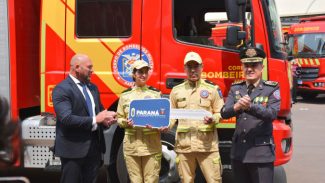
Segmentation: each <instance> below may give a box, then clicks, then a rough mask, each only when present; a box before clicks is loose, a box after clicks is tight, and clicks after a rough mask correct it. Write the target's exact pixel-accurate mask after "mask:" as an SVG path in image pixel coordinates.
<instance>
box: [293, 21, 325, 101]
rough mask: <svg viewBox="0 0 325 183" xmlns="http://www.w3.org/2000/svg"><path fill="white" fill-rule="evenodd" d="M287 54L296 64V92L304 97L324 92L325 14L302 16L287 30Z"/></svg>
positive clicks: (313, 96) (311, 97)
mask: <svg viewBox="0 0 325 183" xmlns="http://www.w3.org/2000/svg"><path fill="white" fill-rule="evenodd" d="M288 39H289V42H288V43H289V52H288V53H289V55H291V56H293V57H294V58H295V63H296V65H297V69H296V73H297V77H298V78H297V92H298V95H301V96H302V97H303V98H304V99H313V98H315V97H316V96H317V95H318V94H320V93H325V16H316V17H310V18H302V19H300V22H299V23H297V24H293V25H291V27H290V30H289V31H288Z"/></svg>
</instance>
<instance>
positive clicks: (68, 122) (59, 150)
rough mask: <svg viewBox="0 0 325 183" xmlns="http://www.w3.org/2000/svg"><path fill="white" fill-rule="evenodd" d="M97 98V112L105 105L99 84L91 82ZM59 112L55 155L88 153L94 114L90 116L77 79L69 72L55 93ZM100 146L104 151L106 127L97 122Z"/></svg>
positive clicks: (91, 87) (53, 97) (54, 97)
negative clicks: (69, 74)
mask: <svg viewBox="0 0 325 183" xmlns="http://www.w3.org/2000/svg"><path fill="white" fill-rule="evenodd" d="M88 88H89V90H90V91H91V93H92V96H93V98H94V102H95V105H96V107H95V113H96V114H97V113H99V112H100V111H102V110H103V109H104V108H103V106H102V104H101V102H100V96H99V92H98V88H97V87H96V86H95V85H94V84H92V83H89V84H88ZM52 99H53V104H54V110H55V113H56V118H57V121H56V138H55V146H54V151H55V155H56V156H59V157H63V158H83V157H85V156H86V155H87V153H88V150H89V147H90V143H91V135H92V130H91V129H92V121H93V118H92V117H90V116H89V112H88V110H87V104H86V101H85V98H84V96H83V94H82V93H81V91H80V90H79V88H78V86H77V85H76V83H75V82H74V81H73V80H72V79H71V77H70V76H68V77H67V78H66V79H65V80H63V81H62V82H61V83H59V84H58V85H57V86H56V87H55V88H54V90H53V94H52ZM98 132H99V133H98V139H99V142H100V149H98V150H99V151H101V152H102V153H105V149H106V148H105V139H104V135H103V127H102V126H101V125H98Z"/></svg>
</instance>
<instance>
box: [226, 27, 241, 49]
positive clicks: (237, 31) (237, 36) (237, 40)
mask: <svg viewBox="0 0 325 183" xmlns="http://www.w3.org/2000/svg"><path fill="white" fill-rule="evenodd" d="M245 38H246V32H245V31H241V27H240V26H228V27H227V36H226V44H227V45H229V46H237V45H239V44H241V41H243V40H245Z"/></svg>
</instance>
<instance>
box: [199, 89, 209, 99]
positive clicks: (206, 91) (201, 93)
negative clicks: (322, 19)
mask: <svg viewBox="0 0 325 183" xmlns="http://www.w3.org/2000/svg"><path fill="white" fill-rule="evenodd" d="M200 96H201V98H208V96H209V92H208V90H201V92H200Z"/></svg>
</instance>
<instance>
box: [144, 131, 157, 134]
mask: <svg viewBox="0 0 325 183" xmlns="http://www.w3.org/2000/svg"><path fill="white" fill-rule="evenodd" d="M152 134H158V132H155V131H152V132H143V135H152Z"/></svg>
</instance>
